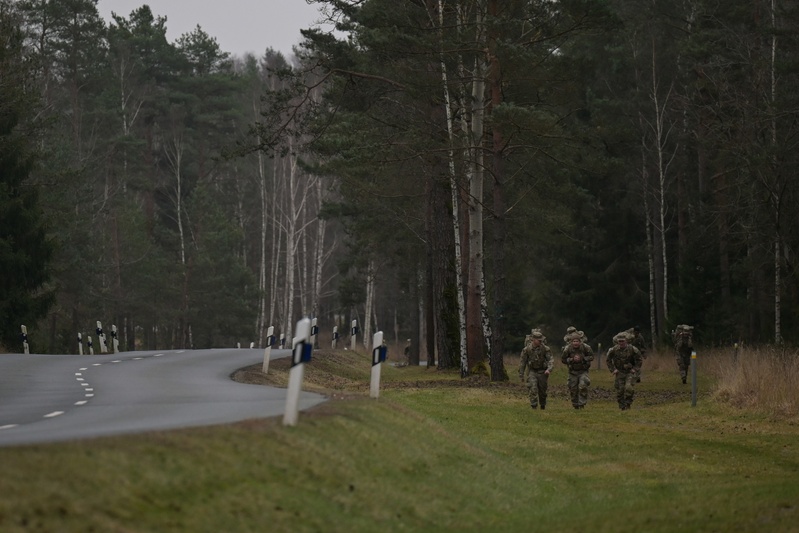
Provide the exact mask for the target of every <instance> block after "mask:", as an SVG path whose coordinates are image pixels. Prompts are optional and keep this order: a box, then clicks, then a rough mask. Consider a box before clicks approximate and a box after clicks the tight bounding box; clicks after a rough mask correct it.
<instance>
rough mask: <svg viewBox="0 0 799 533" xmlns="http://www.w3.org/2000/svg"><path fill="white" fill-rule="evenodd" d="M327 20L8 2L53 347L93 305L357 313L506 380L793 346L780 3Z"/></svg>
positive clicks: (691, 1)
mask: <svg viewBox="0 0 799 533" xmlns="http://www.w3.org/2000/svg"><path fill="white" fill-rule="evenodd" d="M316 3H317V4H320V7H323V8H324V10H323V12H324V13H326V14H327V16H329V17H330V20H331V21H333V22H334V23H335V27H336V31H334V32H327V31H323V30H320V29H309V30H304V31H303V37H304V39H303V42H302V44H301V45H300V46H299V47H298V48H297V49H296V50H295V57H293V58H291V61H288V60H286V58H284V57H283V56H282V55H281V54H278V53H275V52H274V51H271V50H269V49H267V51H266V52H265V54H263V55H262V56H261V57H253V56H248V57H245V58H231V57H230V56H229V55H228V54H227V53H225V52H224V51H222V50H221V49H220V48H219V46H218V44H217V43H216V40H215V39H214V38H213V37H211V36H209V35H207V34H206V33H205V32H204V31H203V30H202V29H201V28H200V27H197V29H196V30H195V31H193V32H191V33H188V34H186V35H184V36H182V37H181V38H180V39H178V40H177V41H176V42H175V43H169V42H168V41H167V39H166V37H165V35H166V32H165V30H166V23H167V21H166V20H165V19H163V18H162V17H158V16H156V15H154V14H153V13H152V12H151V10H150V9H149V8H148V7H147V6H142V7H141V8H139V9H137V10H135V11H133V12H132V13H130V15H129V16H128V17H122V16H119V15H115V16H114V20H113V21H111V23H109V24H105V23H104V22H103V21H102V20H101V19H100V17H99V16H98V15H97V10H96V2H95V1H94V0H70V1H62V2H48V1H44V0H38V1H36V0H29V1H23V0H21V1H19V2H16V3H13V4H11V3H8V2H4V3H3V4H2V5H3V6H4V7H3V16H4V20H5V21H6V22H4V24H12V25H15V27H17V28H19V32H20V38H19V39H18V41H17V42H10V41H9V40H6V41H5V43H4V46H5V50H4V54H5V56H4V57H6V56H10V57H14V58H16V59H14V61H18V62H19V63H20V64H24V70H22V71H20V70H19V69H17V68H13V67H6V62H5V60H4V63H3V67H2V68H3V69H6V68H8V69H10V70H9V72H25V73H26V76H25V79H24V80H19V82H18V83H17V85H15V87H18V89H13V90H16V91H18V92H19V93H20V94H24V95H25V98H24V99H23V98H19V99H17V100H14V101H16V102H17V104H16V105H15V106H14V113H15V114H16V115H15V116H19V117H21V120H20V123H19V124H18V125H15V126H12V127H11V128H10V129H9V130H8V132H6V130H2V131H0V133H2V134H3V135H4V139H5V138H8V139H12V138H16V139H19V138H22V139H24V140H26V141H27V142H28V143H29V146H28V147H27V148H28V149H29V150H30V153H31V154H32V155H31V157H33V158H34V159H35V162H34V163H32V167H31V168H30V170H29V171H28V172H27V173H26V174H25V177H24V179H23V180H22V181H19V178H17V182H12V183H17V185H14V186H15V187H17V189H25V190H31V191H36V192H37V193H38V195H39V197H38V204H37V205H39V206H40V209H41V212H42V220H43V221H46V222H47V224H49V225H48V226H47V228H48V229H47V232H46V238H44V236H43V239H42V240H40V241H42V242H47V243H49V245H50V246H51V247H52V258H51V259H50V260H49V261H47V260H45V261H41V263H43V264H44V263H46V264H47V265H48V266H47V268H46V273H47V275H48V276H49V277H48V278H47V279H46V280H44V281H43V280H41V279H40V280H38V282H35V283H33V284H32V285H31V286H30V287H28V288H27V289H26V291H27V292H26V294H29V295H35V296H37V297H41V298H44V297H45V296H48V295H50V296H51V298H50V300H47V298H44V303H43V304H41V305H39V308H38V309H36V310H34V309H33V307H35V306H32V307H31V309H30V310H29V315H30V316H31V317H33V318H38V319H40V329H39V330H40V331H47V332H48V333H47V335H46V337H47V338H48V341H47V345H48V347H49V349H51V350H53V351H59V350H63V349H66V348H68V347H69V345H70V343H71V342H72V336H73V332H74V331H78V330H79V329H80V327H81V324H84V323H87V322H88V323H93V322H92V321H93V320H94V318H95V317H96V316H99V315H101V316H102V317H109V318H105V319H104V322H105V323H109V322H110V321H111V320H113V321H115V322H116V323H117V325H118V327H120V328H121V337H122V343H123V346H125V347H126V348H128V349H133V348H134V347H150V348H155V347H187V346H195V347H203V346H211V345H219V344H220V343H222V344H224V343H231V342H233V341H234V339H237V338H240V339H241V338H245V337H246V338H249V339H252V340H253V341H255V342H257V343H262V342H263V336H264V332H265V328H266V327H268V326H269V325H272V324H275V325H277V326H279V327H280V328H281V329H282V330H285V331H287V332H290V329H291V324H292V323H293V321H296V319H297V318H299V317H300V316H303V315H312V316H316V317H319V319H320V325H322V326H323V329H322V331H324V330H325V326H327V325H333V324H337V325H340V326H343V325H346V324H348V323H349V319H350V318H358V319H359V322H360V323H361V324H362V327H363V334H364V336H365V338H366V339H367V340H368V337H369V333H370V332H371V331H374V330H376V329H382V330H384V331H390V332H392V333H393V337H394V339H395V340H397V341H398V340H399V339H403V340H404V339H405V338H406V337H407V338H409V339H411V347H412V349H411V350H410V357H411V359H412V362H414V361H416V360H418V358H419V357H424V356H427V358H428V359H429V361H430V362H432V363H435V364H437V365H438V366H439V367H440V368H459V369H460V370H461V372H462V374H463V375H467V374H469V373H472V372H481V371H487V372H490V374H491V376H492V379H505V378H506V376H505V370H504V364H503V354H505V353H507V352H513V351H517V350H519V349H520V348H521V345H522V343H523V340H524V337H525V334H526V333H528V332H529V330H530V329H531V328H532V327H537V328H541V329H543V330H544V331H545V332H546V333H547V334H548V335H549V336H553V335H554V336H556V337H559V336H560V332H562V331H564V330H565V329H566V327H567V326H569V325H576V326H577V327H578V328H579V329H582V330H584V331H585V332H586V333H587V334H588V335H589V337H590V338H591V339H592V340H598V341H600V342H603V344H605V345H609V344H610V342H611V338H612V336H613V335H614V334H615V333H616V332H618V331H621V330H624V329H627V328H629V327H631V326H632V325H640V326H641V327H642V329H643V330H644V331H645V332H648V333H649V336H650V337H651V339H652V341H653V342H654V343H665V342H667V340H668V339H669V333H670V331H671V329H673V327H674V326H675V325H676V324H682V323H688V324H692V325H694V326H695V327H696V329H695V336H696V339H697V342H702V343H705V344H724V343H731V342H738V341H745V342H752V343H766V342H775V343H782V342H795V340H796V337H797V335H799V324H796V323H795V318H794V315H795V313H791V312H790V310H792V309H793V307H795V306H796V305H797V303H799V294H797V288H799V287H797V283H796V281H797V280H796V265H795V262H794V257H793V251H794V250H795V249H796V246H797V240H798V239H799V235H797V231H796V228H797V227H799V225H797V222H798V221H797V220H795V219H796V217H797V212H796V210H795V209H792V206H793V205H794V203H795V199H796V198H795V196H796V193H797V191H796V179H795V178H794V176H793V172H792V168H793V167H794V163H795V161H794V159H795V158H796V157H797V156H796V155H795V154H796V150H795V149H794V148H795V146H794V145H795V143H796V141H797V135H796V118H797V109H798V105H797V104H799V102H797V100H798V99H799V93H797V92H796V91H795V90H794V88H795V87H797V79H796V77H797V72H799V71H798V70H797V69H796V68H795V67H796V62H797V58H798V57H799V55H798V54H797V52H799V48H798V47H797V37H796V36H797V35H798V34H797V32H796V30H797V22H798V21H799V19H798V18H797V16H798V15H799V13H797V5H796V2H793V1H778V0H771V1H765V0H764V1H762V2H745V1H743V0H721V1H714V2H708V1H705V0H683V1H680V2H665V1H659V0H656V1H654V2H650V3H647V4H646V5H641V4H640V2H632V1H628V0H605V1H599V2H598V1H595V0H561V1H556V2H553V1H544V0H538V1H536V0H513V1H502V2H501V1H499V0H446V1H445V0H427V1H425V2H418V1H412V0H401V1H396V0H366V1H357V2H356V1H349V0H317V2H316ZM9 21H10V22H9ZM3 35H6V33H5V32H4V34H3ZM265 40H268V36H265ZM4 72H5V70H4ZM4 79H6V78H5V75H4ZM7 85H8V84H5V83H4V85H3V90H4V91H5V90H12V89H7V88H6V86H7ZM4 100H5V99H4ZM23 128H27V130H29V131H30V132H34V133H28V134H25V135H21V132H22V131H23ZM4 145H5V144H4ZM4 145H3V146H4ZM3 149H4V148H1V147H0V150H3ZM33 154H35V156H34V155H33ZM0 161H2V163H0V165H3V167H2V168H0V170H2V172H3V181H4V182H5V181H7V179H8V178H6V176H7V175H8V176H11V174H7V173H6V170H5V165H7V164H8V163H6V162H5V161H6V160H5V159H2V158H0ZM19 183H22V184H23V186H20V185H19ZM0 201H5V199H3V200H0ZM31 212H35V209H31ZM22 226H23V225H22V224H19V227H22ZM25 227H30V224H27V225H25ZM31 253H32V254H33V253H34V252H31ZM4 290H5V289H4ZM41 298H40V300H41ZM45 304H47V305H45ZM42 308H45V309H44V310H43V309H42ZM783 310H786V311H787V312H783ZM34 311H35V312H34ZM45 311H46V313H45ZM3 312H4V322H8V323H9V326H8V327H5V330H7V331H5V330H4V340H5V341H6V344H7V345H8V343H9V342H12V339H13V337H12V336H11V335H13V334H14V333H13V332H11V330H12V329H14V328H18V325H15V324H16V322H15V321H16V320H17V318H16V317H11V316H9V315H8V311H7V310H5V309H4V310H3ZM37 313H38V314H37ZM17 314H18V315H19V314H20V313H19V312H18V313H17ZM26 320H30V319H27V318H26ZM12 322H13V323H12ZM15 331H16V330H15ZM388 338H391V335H388Z"/></svg>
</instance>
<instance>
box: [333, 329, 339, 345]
mask: <svg viewBox="0 0 799 533" xmlns="http://www.w3.org/2000/svg"><path fill="white" fill-rule="evenodd" d="M336 345H338V326H333V343H332V346H333V349H334V350H335V349H336Z"/></svg>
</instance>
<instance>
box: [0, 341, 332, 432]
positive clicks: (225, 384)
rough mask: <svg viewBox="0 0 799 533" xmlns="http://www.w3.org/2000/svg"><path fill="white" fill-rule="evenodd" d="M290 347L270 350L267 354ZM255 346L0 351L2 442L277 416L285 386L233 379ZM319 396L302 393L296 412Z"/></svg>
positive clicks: (258, 355)
mask: <svg viewBox="0 0 799 533" xmlns="http://www.w3.org/2000/svg"><path fill="white" fill-rule="evenodd" d="M288 355H290V351H289V350H273V351H272V357H271V359H277V358H281V357H287V356H288ZM262 361H263V350H260V349H223V350H220V349H215V350H176V351H160V352H123V353H119V354H103V355H83V356H81V355H21V354H2V355H0V446H10V445H19V444H32V443H42V442H58V441H66V440H75V439H85V438H91V437H99V436H105V435H119V434H125V433H138V432H145V431H153V430H165V429H176V428H185V427H192V426H208V425H214V424H225V423H230V422H237V421H240V420H246V419H252V418H268V417H274V416H282V415H283V414H284V412H285V405H286V390H285V389H278V388H273V387H265V386H261V385H248V384H243V383H237V382H234V381H233V380H232V379H231V378H230V375H231V374H232V373H233V372H234V371H236V370H237V369H239V368H243V367H246V366H249V365H253V364H256V363H259V362H262ZM323 401H325V397H324V396H321V395H318V394H313V393H308V392H302V394H301V396H300V404H299V407H300V409H301V410H302V409H307V408H309V407H312V406H314V405H317V404H319V403H321V402H323Z"/></svg>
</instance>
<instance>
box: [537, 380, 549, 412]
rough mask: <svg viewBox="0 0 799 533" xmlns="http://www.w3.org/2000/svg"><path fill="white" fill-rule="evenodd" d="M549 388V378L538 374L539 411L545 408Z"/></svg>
mask: <svg viewBox="0 0 799 533" xmlns="http://www.w3.org/2000/svg"><path fill="white" fill-rule="evenodd" d="M548 388H549V376H547V375H546V374H538V404H539V405H540V406H541V409H544V408H546V406H547V389H548Z"/></svg>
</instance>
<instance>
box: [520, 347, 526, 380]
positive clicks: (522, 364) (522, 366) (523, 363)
mask: <svg viewBox="0 0 799 533" xmlns="http://www.w3.org/2000/svg"><path fill="white" fill-rule="evenodd" d="M526 370H527V350H522V357H521V359H519V379H520V380H522V382H524V374H525V371H526Z"/></svg>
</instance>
